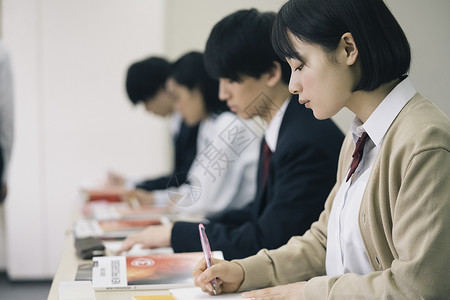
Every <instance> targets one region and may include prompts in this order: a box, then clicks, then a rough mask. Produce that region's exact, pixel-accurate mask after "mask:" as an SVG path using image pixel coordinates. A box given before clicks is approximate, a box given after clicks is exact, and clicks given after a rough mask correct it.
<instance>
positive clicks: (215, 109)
mask: <svg viewBox="0 0 450 300" xmlns="http://www.w3.org/2000/svg"><path fill="white" fill-rule="evenodd" d="M168 77H169V78H173V79H174V80H175V81H176V82H177V83H178V84H180V85H183V86H185V87H186V88H188V89H189V90H193V89H195V88H198V89H199V90H200V92H201V94H202V95H203V100H204V103H205V108H206V111H207V112H208V114H219V113H221V112H223V111H227V110H228V107H227V105H226V103H225V102H223V101H220V100H219V82H218V81H217V80H216V79H214V78H212V77H211V76H209V75H208V73H207V72H206V69H205V64H204V61H203V54H202V53H200V52H195V51H192V52H189V53H186V54H185V55H183V56H182V57H180V58H179V59H178V60H177V61H176V62H174V63H173V64H172V66H171V68H170V74H169V76H168Z"/></svg>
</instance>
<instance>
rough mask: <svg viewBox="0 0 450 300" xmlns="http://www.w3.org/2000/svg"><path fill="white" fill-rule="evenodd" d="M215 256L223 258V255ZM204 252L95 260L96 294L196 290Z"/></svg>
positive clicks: (104, 257)
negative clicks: (195, 272)
mask: <svg viewBox="0 0 450 300" xmlns="http://www.w3.org/2000/svg"><path fill="white" fill-rule="evenodd" d="M213 256H214V257H216V258H219V259H222V258H223V254H222V252H221V251H215V252H213ZM202 257H204V254H203V252H191V253H175V254H160V255H158V254H155V255H149V256H134V257H133V256H103V257H94V258H93V259H92V261H93V267H92V285H93V287H94V289H95V290H115V289H117V290H132V289H169V288H180V287H191V286H194V278H193V276H192V271H193V269H194V267H195V265H196V264H197V263H198V261H199V260H200V259H201V258H202Z"/></svg>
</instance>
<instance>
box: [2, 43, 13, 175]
mask: <svg viewBox="0 0 450 300" xmlns="http://www.w3.org/2000/svg"><path fill="white" fill-rule="evenodd" d="M11 73H12V72H11V63H10V59H9V55H8V52H7V51H6V47H5V45H4V43H3V42H2V41H1V40H0V145H1V147H2V154H3V176H2V178H3V181H4V182H6V178H7V174H8V172H7V170H8V165H9V159H10V157H11V151H12V145H13V140H14V95H13V81H12V74H11Z"/></svg>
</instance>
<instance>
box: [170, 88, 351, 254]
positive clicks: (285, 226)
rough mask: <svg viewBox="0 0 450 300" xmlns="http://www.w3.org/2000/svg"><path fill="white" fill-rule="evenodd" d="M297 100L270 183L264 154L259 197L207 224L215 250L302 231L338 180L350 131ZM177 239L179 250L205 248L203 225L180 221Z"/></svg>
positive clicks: (270, 242)
mask: <svg viewBox="0 0 450 300" xmlns="http://www.w3.org/2000/svg"><path fill="white" fill-rule="evenodd" d="M297 99H298V98H297V97H296V96H293V97H292V98H291V100H290V103H289V104H288V107H287V109H286V112H285V114H284V117H283V120H282V123H281V126H280V131H279V134H278V141H277V147H276V150H275V152H274V153H273V155H272V158H271V160H270V164H269V174H268V178H267V183H266V184H265V186H261V184H260V179H261V173H262V161H261V157H262V155H260V165H259V169H258V178H257V180H258V187H257V193H256V196H255V200H254V201H253V202H251V203H250V204H248V205H247V206H246V207H244V208H243V209H239V210H231V211H226V212H223V213H220V214H218V215H216V216H213V217H211V218H209V221H210V223H206V224H205V228H206V233H207V235H208V239H209V242H210V244H211V248H212V250H222V251H223V254H224V257H225V259H235V258H243V257H247V256H250V255H253V254H256V253H257V252H258V251H259V250H260V249H262V248H267V249H274V248H278V247H280V246H281V245H283V244H285V243H286V242H287V241H288V240H289V238H290V237H292V236H294V235H302V234H303V233H304V232H305V231H306V230H307V229H309V228H310V225H311V223H313V222H314V221H316V220H317V218H318V216H319V214H320V212H321V211H322V210H323V205H324V203H325V199H326V198H327V196H328V193H329V192H330V190H331V188H332V187H333V185H334V183H335V181H336V170H337V161H338V156H339V151H340V147H341V144H342V141H343V139H344V135H343V134H342V132H341V131H340V130H339V128H338V127H337V126H336V125H335V124H334V123H333V121H331V120H323V121H319V120H317V119H316V118H314V116H313V114H312V111H311V110H309V109H306V108H305V107H304V106H303V105H300V104H299V103H298V102H297ZM260 153H261V154H262V148H261V152H260ZM171 242H172V247H173V249H174V251H175V252H190V251H201V244H200V239H199V233H198V224H196V223H188V222H177V223H175V224H174V227H173V229H172V237H171Z"/></svg>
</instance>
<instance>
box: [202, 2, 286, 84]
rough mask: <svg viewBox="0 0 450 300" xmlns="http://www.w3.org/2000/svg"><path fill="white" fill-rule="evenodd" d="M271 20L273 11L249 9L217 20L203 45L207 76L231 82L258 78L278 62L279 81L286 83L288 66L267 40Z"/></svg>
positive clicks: (271, 23)
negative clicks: (245, 76) (280, 76)
mask: <svg viewBox="0 0 450 300" xmlns="http://www.w3.org/2000/svg"><path fill="white" fill-rule="evenodd" d="M274 20H275V13H274V12H259V11H258V10H256V9H254V8H253V9H248V10H239V11H237V12H234V13H232V14H230V15H228V16H226V17H225V18H223V19H222V20H221V21H219V22H218V23H217V24H216V25H215V26H214V27H213V29H212V31H211V34H210V35H209V38H208V41H207V43H206V49H205V64H206V69H207V70H208V72H209V74H211V76H213V77H215V78H220V77H224V78H229V79H231V80H234V81H239V80H240V79H241V78H240V77H241V76H242V75H247V76H251V77H255V78H260V77H261V75H262V74H264V73H265V72H267V71H269V70H270V69H271V68H272V67H273V63H274V62H275V61H278V62H279V63H280V65H281V71H282V80H283V82H284V83H286V84H287V83H289V78H290V75H291V71H290V68H289V65H288V64H287V63H286V62H285V61H284V59H280V57H279V56H278V55H277V54H276V52H275V50H274V49H273V46H272V43H271V39H270V37H271V33H272V26H273V22H274Z"/></svg>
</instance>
